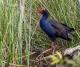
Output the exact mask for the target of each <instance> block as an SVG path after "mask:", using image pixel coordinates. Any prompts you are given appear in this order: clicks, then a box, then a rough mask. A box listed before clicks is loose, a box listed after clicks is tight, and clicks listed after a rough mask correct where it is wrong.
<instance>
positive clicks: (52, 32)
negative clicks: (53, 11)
mask: <svg viewBox="0 0 80 67" xmlns="http://www.w3.org/2000/svg"><path fill="white" fill-rule="evenodd" d="M48 16H49V13H48V11H47V10H45V11H43V15H42V17H41V19H40V27H41V29H42V30H43V31H44V32H45V33H46V34H47V35H48V37H49V38H50V39H51V40H52V41H54V40H55V39H56V38H57V37H59V38H62V39H65V40H71V39H70V38H69V36H68V34H69V33H70V32H72V31H74V29H73V28H70V27H68V26H67V25H65V24H63V23H58V22H57V21H55V20H54V19H53V20H50V19H48Z"/></svg>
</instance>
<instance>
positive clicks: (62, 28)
mask: <svg viewBox="0 0 80 67" xmlns="http://www.w3.org/2000/svg"><path fill="white" fill-rule="evenodd" d="M49 22H50V24H51V25H52V27H54V28H55V30H56V32H57V36H58V37H61V38H63V39H66V40H70V38H69V36H68V34H69V33H70V32H71V30H73V28H70V27H68V26H67V25H66V24H63V23H58V22H57V21H55V20H50V21H49Z"/></svg>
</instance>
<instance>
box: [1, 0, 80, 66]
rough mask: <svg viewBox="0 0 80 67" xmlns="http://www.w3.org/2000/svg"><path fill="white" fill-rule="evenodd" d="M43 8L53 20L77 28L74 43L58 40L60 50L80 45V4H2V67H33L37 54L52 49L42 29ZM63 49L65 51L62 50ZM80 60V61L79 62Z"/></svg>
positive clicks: (73, 0) (66, 0)
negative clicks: (41, 16) (41, 15)
mask: <svg viewBox="0 0 80 67" xmlns="http://www.w3.org/2000/svg"><path fill="white" fill-rule="evenodd" d="M39 7H45V8H46V9H48V11H49V13H50V18H55V19H56V20H57V21H60V22H63V23H65V24H67V25H69V26H71V27H73V28H75V32H74V37H73V38H72V41H71V42H66V43H65V41H63V40H61V39H58V43H59V44H60V47H65V45H66V47H73V46H76V45H78V44H79V42H80V2H79V1H78V0H0V66H1V67H9V66H11V67H12V66H14V67H16V66H18V67H20V66H25V65H26V66H27V67H30V66H32V67H33V65H34V64H33V62H32V61H33V59H35V58H36V57H37V54H36V55H34V56H33V54H35V53H36V52H42V51H44V50H45V49H48V48H50V46H51V45H50V40H49V39H48V37H47V36H46V35H45V34H44V32H43V31H42V30H41V29H40V28H39V26H38V24H39V19H40V17H39V16H38V15H37V14H36V10H37V8H39ZM60 49H61V48H60ZM79 59H80V58H79Z"/></svg>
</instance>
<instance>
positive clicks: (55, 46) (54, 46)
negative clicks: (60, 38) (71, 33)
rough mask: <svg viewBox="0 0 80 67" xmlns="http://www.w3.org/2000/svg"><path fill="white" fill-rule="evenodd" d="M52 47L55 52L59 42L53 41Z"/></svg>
mask: <svg viewBox="0 0 80 67" xmlns="http://www.w3.org/2000/svg"><path fill="white" fill-rule="evenodd" d="M51 47H52V51H53V52H54V51H55V50H56V48H57V42H52V45H51Z"/></svg>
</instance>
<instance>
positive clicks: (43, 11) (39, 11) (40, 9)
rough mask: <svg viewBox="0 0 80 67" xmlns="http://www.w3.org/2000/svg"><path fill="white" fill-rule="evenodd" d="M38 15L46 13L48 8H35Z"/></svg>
mask: <svg viewBox="0 0 80 67" xmlns="http://www.w3.org/2000/svg"><path fill="white" fill-rule="evenodd" d="M37 14H38V15H48V10H47V9H46V8H39V9H37Z"/></svg>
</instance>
